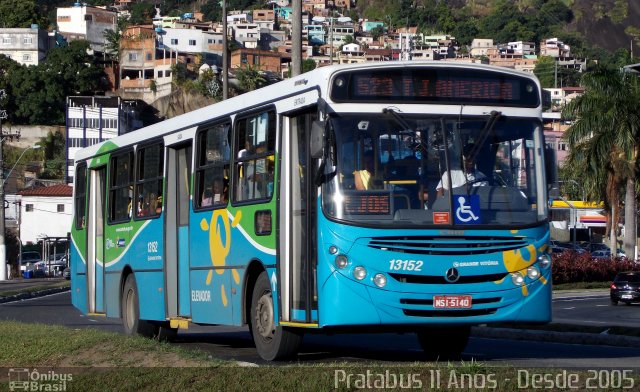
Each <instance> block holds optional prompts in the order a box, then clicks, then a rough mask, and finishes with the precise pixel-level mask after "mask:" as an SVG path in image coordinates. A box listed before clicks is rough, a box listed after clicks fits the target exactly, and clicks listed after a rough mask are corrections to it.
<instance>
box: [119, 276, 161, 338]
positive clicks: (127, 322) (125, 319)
mask: <svg viewBox="0 0 640 392" xmlns="http://www.w3.org/2000/svg"><path fill="white" fill-rule="evenodd" d="M139 298H140V297H139V296H138V286H137V285H136V279H135V278H134V277H133V274H131V275H129V276H127V279H126V280H125V282H124V288H123V290H122V298H121V305H122V324H123V325H124V332H125V333H126V334H127V335H140V336H144V337H149V338H150V337H153V336H154V334H155V331H156V328H155V326H154V325H153V324H152V323H151V322H149V321H146V320H140V300H139Z"/></svg>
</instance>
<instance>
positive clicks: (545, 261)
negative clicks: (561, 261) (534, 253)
mask: <svg viewBox="0 0 640 392" xmlns="http://www.w3.org/2000/svg"><path fill="white" fill-rule="evenodd" d="M538 263H539V264H540V267H542V268H549V266H550V265H551V256H549V255H542V256H540V257H538Z"/></svg>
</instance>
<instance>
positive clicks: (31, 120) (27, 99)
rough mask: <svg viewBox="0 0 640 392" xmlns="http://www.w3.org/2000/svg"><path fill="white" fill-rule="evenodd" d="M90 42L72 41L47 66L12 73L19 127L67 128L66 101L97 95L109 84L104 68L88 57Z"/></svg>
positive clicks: (53, 53)
mask: <svg viewBox="0 0 640 392" xmlns="http://www.w3.org/2000/svg"><path fill="white" fill-rule="evenodd" d="M88 48H89V43H88V42H87V41H83V40H78V41H72V42H70V43H69V45H68V46H66V47H59V48H54V49H52V50H50V51H49V54H48V56H47V58H46V59H45V61H44V62H42V63H40V64H38V65H37V66H32V67H19V68H16V69H15V70H13V71H12V72H11V78H10V87H11V94H12V95H13V96H14V97H19V99H17V98H14V99H15V107H14V111H13V113H12V116H13V117H12V118H13V120H14V121H15V122H16V123H18V124H42V125H53V124H64V116H65V102H66V97H68V96H70V95H93V94H95V91H100V90H102V89H103V87H104V86H103V85H102V82H103V81H105V80H106V78H105V75H104V72H103V70H102V68H101V67H99V66H97V65H96V64H95V63H94V61H95V60H94V59H93V57H91V56H89V55H88V54H87V49H88Z"/></svg>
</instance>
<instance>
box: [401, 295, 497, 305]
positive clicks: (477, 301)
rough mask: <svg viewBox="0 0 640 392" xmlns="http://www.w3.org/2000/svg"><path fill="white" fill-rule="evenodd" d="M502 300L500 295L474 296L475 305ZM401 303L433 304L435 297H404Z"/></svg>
mask: <svg viewBox="0 0 640 392" xmlns="http://www.w3.org/2000/svg"><path fill="white" fill-rule="evenodd" d="M500 301H502V298H500V297H492V298H474V299H473V304H474V305H482V304H493V303H497V302H500ZM400 303H401V304H403V305H431V306H433V299H413V298H402V299H400Z"/></svg>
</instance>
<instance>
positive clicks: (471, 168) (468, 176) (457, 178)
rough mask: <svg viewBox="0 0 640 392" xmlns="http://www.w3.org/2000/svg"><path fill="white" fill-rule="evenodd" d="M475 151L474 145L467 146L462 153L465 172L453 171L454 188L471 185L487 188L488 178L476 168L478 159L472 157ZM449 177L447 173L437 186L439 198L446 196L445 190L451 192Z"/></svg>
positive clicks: (460, 170) (456, 169) (452, 181)
mask: <svg viewBox="0 0 640 392" xmlns="http://www.w3.org/2000/svg"><path fill="white" fill-rule="evenodd" d="M473 149H474V145H473V144H467V145H465V146H464V148H463V151H462V160H463V164H464V170H462V169H458V168H455V169H451V183H452V185H453V188H457V187H459V186H463V185H466V184H469V185H471V186H487V185H489V182H488V180H487V176H485V175H484V173H482V172H481V171H480V170H478V168H476V162H475V161H476V159H475V157H473V156H471V152H472V151H473ZM449 189H450V187H449V176H448V175H447V173H446V172H444V173H443V174H442V178H441V179H440V182H439V183H438V185H437V186H436V192H437V195H438V197H440V196H443V195H444V191H445V190H449Z"/></svg>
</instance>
